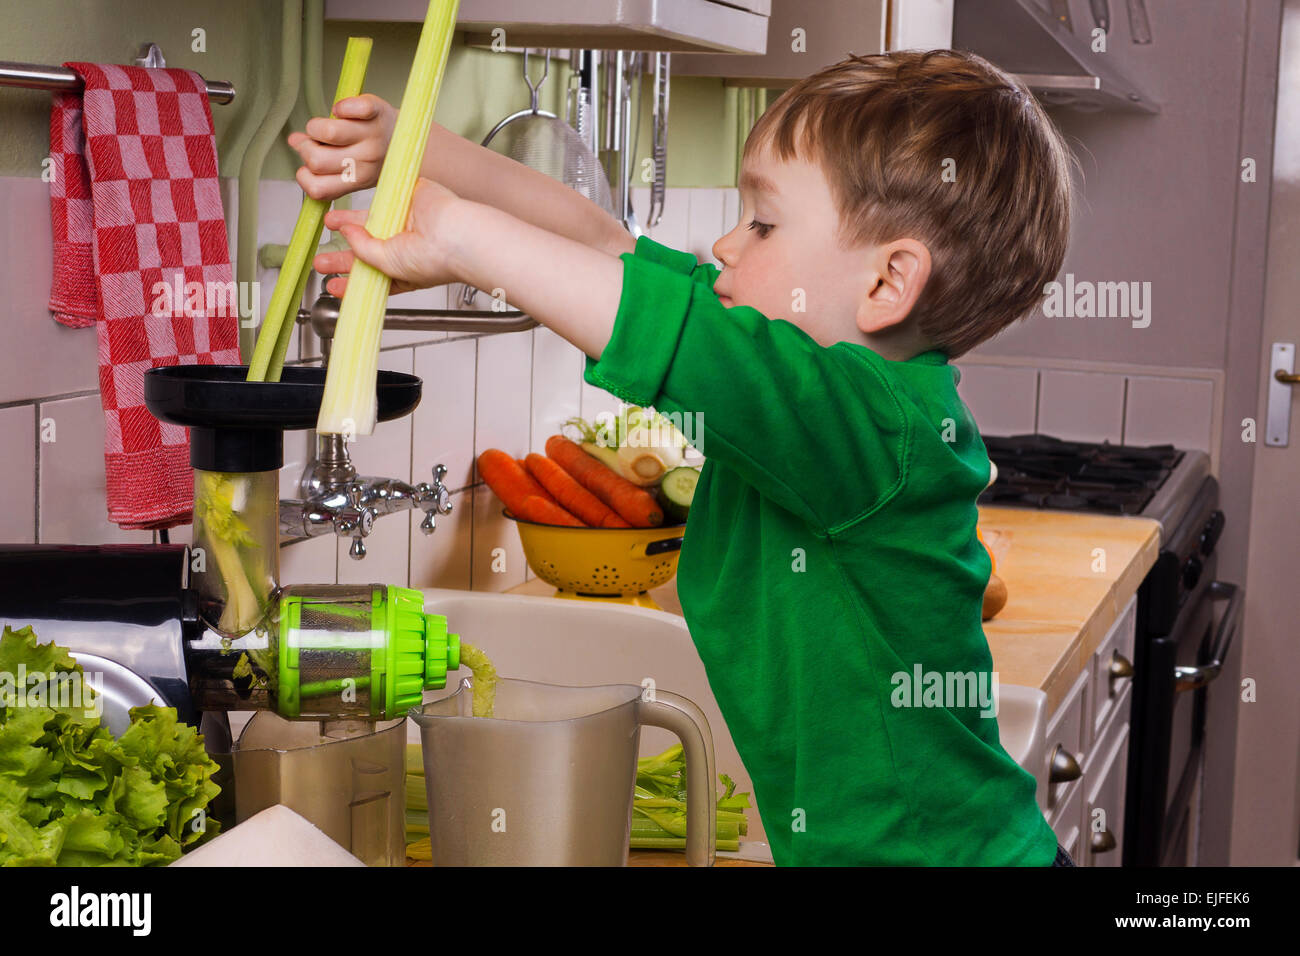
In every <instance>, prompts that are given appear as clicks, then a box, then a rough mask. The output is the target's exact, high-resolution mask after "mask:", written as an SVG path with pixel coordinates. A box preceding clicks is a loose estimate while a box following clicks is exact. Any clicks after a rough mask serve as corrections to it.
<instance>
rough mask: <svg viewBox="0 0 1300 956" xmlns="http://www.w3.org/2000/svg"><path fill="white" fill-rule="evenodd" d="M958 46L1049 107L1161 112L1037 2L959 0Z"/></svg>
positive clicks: (955, 32)
mask: <svg viewBox="0 0 1300 956" xmlns="http://www.w3.org/2000/svg"><path fill="white" fill-rule="evenodd" d="M952 45H953V46H954V47H955V48H957V49H960V50H969V51H970V52H972V53H978V54H979V55H980V56H982V57H984V59H986V60H988V61H989V62H991V63H994V64H996V65H997V66H999V67H1001V68H1002V69H1004V70H1006V71H1007V72H1008V73H1014V74H1015V75H1016V76H1017V77H1019V78H1020V80H1021V81H1022V82H1023V83H1024V84H1025V85H1026V86H1028V87H1029V89H1030V90H1032V91H1033V93H1034V95H1035V96H1037V97H1038V98H1039V99H1040V100H1041V101H1042V102H1043V104H1044V105H1046V106H1064V107H1069V108H1072V109H1078V110H1082V111H1089V112H1091V111H1096V110H1104V109H1110V110H1116V109H1122V110H1137V111H1140V112H1144V113H1158V112H1160V107H1159V106H1157V105H1156V104H1155V103H1154V102H1152V100H1151V99H1150V98H1149V97H1148V96H1147V95H1146V94H1144V93H1143V92H1142V91H1141V90H1139V89H1138V88H1137V87H1136V86H1134V85H1133V83H1132V82H1130V81H1129V80H1128V79H1127V78H1126V77H1125V76H1123V74H1121V73H1119V72H1117V71H1116V70H1115V68H1114V67H1113V66H1111V65H1110V63H1109V62H1108V58H1107V56H1106V55H1105V54H1099V53H1093V52H1092V47H1091V44H1090V43H1089V40H1088V39H1087V38H1085V37H1084V36H1076V35H1075V34H1074V33H1072V32H1071V31H1070V30H1068V29H1066V27H1065V24H1063V23H1061V22H1060V21H1058V20H1056V19H1055V18H1054V17H1052V16H1051V15H1050V14H1049V13H1048V12H1047V11H1046V10H1044V9H1043V8H1041V7H1040V6H1038V4H1037V3H1036V2H1035V0H993V2H992V3H990V2H989V0H956V2H955V3H954V4H953V14H952Z"/></svg>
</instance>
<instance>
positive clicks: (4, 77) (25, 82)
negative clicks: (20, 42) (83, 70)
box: [0, 60, 235, 103]
mask: <svg viewBox="0 0 1300 956" xmlns="http://www.w3.org/2000/svg"><path fill="white" fill-rule="evenodd" d="M203 85H204V86H205V87H206V88H207V91H208V99H210V100H211V101H212V102H213V103H229V102H230V101H231V100H233V99H234V98H235V87H234V85H233V84H231V83H227V82H225V81H223V80H208V79H205V80H204V81H203ZM0 86H21V87H26V88H28V89H33V90H53V91H55V92H60V93H72V92H76V91H77V90H80V89H81V88H82V86H83V83H82V79H81V77H80V76H78V75H77V72H76V71H75V70H69V69H68V68H67V67H63V66H40V65H39V64H36V63H13V62H10V61H8V60H2V61H0Z"/></svg>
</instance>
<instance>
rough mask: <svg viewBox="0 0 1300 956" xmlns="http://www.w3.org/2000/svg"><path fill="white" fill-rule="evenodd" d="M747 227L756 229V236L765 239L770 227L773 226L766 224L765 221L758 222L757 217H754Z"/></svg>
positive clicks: (770, 229)
mask: <svg viewBox="0 0 1300 956" xmlns="http://www.w3.org/2000/svg"><path fill="white" fill-rule="evenodd" d="M749 228H750V229H757V230H758V238H760V239H766V238H767V234H768V233H769V232H771V231H772V229H773V227H772V226H770V225H769V224H767V223H765V222H759V221H758V220H757V219H754V220H752V221H751V222H750V223H749Z"/></svg>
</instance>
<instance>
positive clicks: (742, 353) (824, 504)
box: [289, 50, 1073, 866]
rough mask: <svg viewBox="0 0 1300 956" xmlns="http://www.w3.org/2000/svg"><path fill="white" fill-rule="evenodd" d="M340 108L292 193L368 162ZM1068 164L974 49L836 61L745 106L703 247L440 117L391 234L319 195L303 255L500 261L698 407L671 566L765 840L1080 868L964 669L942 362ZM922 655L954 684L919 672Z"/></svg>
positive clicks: (612, 350)
mask: <svg viewBox="0 0 1300 956" xmlns="http://www.w3.org/2000/svg"><path fill="white" fill-rule="evenodd" d="M338 112H339V114H340V115H341V116H345V117H351V118H349V119H334V120H330V119H313V120H311V122H310V123H309V124H308V132H309V133H310V134H311V137H312V138H311V139H309V138H308V137H307V136H305V135H304V134H302V133H295V134H294V135H293V136H291V137H290V140H289V142H290V145H292V146H294V147H295V148H297V149H299V151H300V153H301V154H302V156H303V158H304V161H305V163H306V167H305V168H304V169H300V170H299V176H298V179H299V182H300V183H301V184H302V186H303V188H304V189H305V190H306V191H307V192H308V194H309V195H312V196H316V197H320V198H330V197H333V196H336V195H340V194H342V193H343V192H346V191H348V190H349V189H356V188H363V187H364V186H366V185H369V184H371V183H373V182H374V176H376V175H377V171H378V164H379V162H380V161H381V160H382V156H383V152H384V148H385V147H386V144H387V138H388V135H389V132H390V131H391V129H392V122H393V116H394V112H393V110H392V108H391V107H390V106H388V104H386V103H383V101H382V100H379V99H378V98H377V97H373V96H362V97H358V98H356V99H354V100H349V101H344V102H343V103H341V104H340V106H339V109H338ZM345 157H352V158H353V159H354V160H355V161H356V162H357V168H358V181H357V182H355V183H352V184H348V185H344V184H343V182H342V181H341V177H340V176H339V175H338V173H339V172H340V170H341V169H342V168H343V166H342V161H343V159H344V158H345ZM1069 161H1070V159H1069V153H1068V151H1067V149H1066V148H1065V146H1064V144H1063V142H1062V140H1061V138H1060V136H1059V134H1058V133H1057V132H1056V130H1055V129H1054V128H1053V126H1052V124H1051V123H1050V122H1049V120H1048V119H1047V117H1046V116H1045V114H1044V113H1043V112H1042V110H1041V109H1040V107H1039V106H1038V104H1037V103H1036V102H1035V101H1034V100H1033V98H1032V97H1031V96H1030V95H1029V94H1028V93H1027V92H1025V90H1024V89H1023V88H1022V87H1020V86H1019V85H1018V84H1017V83H1016V82H1015V81H1014V80H1012V79H1011V78H1010V77H1008V76H1007V75H1005V74H1004V73H1002V72H1000V71H998V70H997V69H996V68H994V67H992V66H991V65H989V64H988V63H986V62H985V61H983V60H982V59H980V58H978V57H975V56H971V55H967V54H962V53H957V52H953V51H946V50H938V51H932V52H929V53H919V52H901V53H896V54H889V55H881V56H867V57H859V56H851V57H850V58H849V59H847V60H845V61H843V62H841V63H838V64H835V65H833V66H830V67H827V68H826V69H824V70H822V71H820V72H819V73H817V74H814V75H812V76H810V77H808V78H806V79H804V80H802V81H800V82H799V83H798V84H796V85H795V86H794V87H793V88H791V89H790V90H788V91H787V92H786V93H785V94H784V95H782V96H781V97H780V99H778V100H777V101H776V102H775V103H774V104H773V105H772V106H771V107H770V108H769V109H768V110H767V112H766V113H764V115H763V116H762V117H761V118H760V119H759V121H758V123H757V125H756V126H755V127H754V129H753V131H752V133H751V134H750V136H749V139H748V141H747V142H746V144H745V150H744V155H743V160H742V172H741V175H740V180H739V184H738V185H739V189H740V195H741V201H742V207H743V208H742V214H741V222H740V224H738V225H737V226H736V227H735V228H734V229H733V230H732V231H731V232H729V233H728V234H727V235H725V236H723V237H722V238H721V239H719V240H718V242H717V243H716V244H715V245H714V247H713V251H714V254H715V255H716V256H717V258H718V259H719V260H720V261H721V262H722V263H723V268H722V269H721V270H718V269H717V268H716V267H715V266H713V265H711V264H699V263H697V261H696V259H695V257H694V256H691V255H689V254H686V253H682V252H678V251H674V250H672V249H668V248H666V247H664V246H662V245H660V244H658V243H655V242H653V241H651V240H650V239H649V238H647V237H641V238H640V239H638V240H636V241H635V242H634V241H633V239H632V237H631V236H629V235H628V234H627V233H626V231H625V230H624V229H623V228H622V226H621V225H620V224H618V223H616V222H614V221H613V220H611V219H610V217H609V216H608V215H606V214H605V213H604V212H603V211H601V210H599V209H598V208H597V207H596V206H595V205H594V204H592V203H590V202H588V201H587V200H586V199H584V198H582V197H580V196H579V195H578V194H577V193H575V192H573V191H572V190H570V189H568V188H567V187H564V186H563V185H562V184H560V183H557V182H555V181H553V180H550V179H548V178H547V177H545V176H542V175H541V174H537V173H533V172H532V171H529V170H525V169H524V168H523V167H521V166H519V165H517V164H515V163H513V162H511V161H510V160H507V159H505V158H504V157H501V156H499V155H497V154H496V153H493V152H491V151H489V150H484V149H481V148H479V147H477V146H474V145H472V144H470V143H468V142H466V141H464V140H462V139H460V138H459V137H456V136H453V135H452V134H450V133H448V132H447V131H446V130H443V129H441V128H440V127H435V129H434V131H433V133H432V134H431V136H430V143H429V147H428V150H427V153H426V157H425V161H424V168H423V170H422V172H424V173H425V175H426V176H428V179H429V180H433V181H432V182H430V181H427V180H421V182H420V183H419V185H418V187H417V189H416V192H415V194H414V196H413V199H412V211H411V216H410V222H409V225H408V231H406V232H403V233H401V234H400V235H397V236H394V237H393V238H391V239H389V240H387V241H380V240H378V239H375V238H374V237H372V236H370V235H369V234H368V233H367V232H366V231H365V230H364V228H362V224H363V223H364V221H365V213H363V212H346V211H335V212H331V213H330V214H329V216H328V217H327V219H326V226H328V227H329V228H331V229H336V228H337V229H339V230H340V231H341V232H342V233H343V235H344V236H345V237H346V239H347V240H348V242H349V244H350V246H351V247H352V252H343V253H330V254H322V255H320V256H318V257H317V258H316V260H315V267H316V269H317V270H318V271H320V272H322V273H326V272H345V271H346V270H347V269H348V268H349V266H350V264H351V261H352V255H353V253H355V255H357V256H359V257H360V258H361V259H363V260H365V261H367V262H370V263H371V264H373V265H375V266H376V267H378V268H380V269H381V270H383V271H384V272H385V273H387V274H389V275H391V276H392V277H393V278H394V279H395V280H396V281H395V284H394V291H404V290H406V289H412V288H420V287H427V286H434V285H440V284H443V283H447V282H452V281H463V282H467V283H469V284H471V285H473V286H475V287H477V288H480V289H495V288H501V289H503V290H504V292H505V298H506V299H507V300H508V301H509V302H510V303H511V304H512V305H514V306H516V307H518V308H520V309H523V310H524V311H525V312H527V313H528V314H530V315H532V316H533V317H534V318H536V319H537V320H538V321H539V322H541V323H543V324H545V325H547V326H549V327H550V328H552V329H554V330H555V331H556V332H557V333H558V334H560V335H561V336H563V337H564V338H565V339H567V340H568V341H570V342H572V343H573V344H574V345H576V346H577V347H578V348H580V349H582V351H583V352H585V353H586V355H587V356H588V358H587V364H586V372H585V377H586V380H587V381H588V382H589V383H591V384H593V385H597V386H599V387H601V388H604V389H606V390H607V391H609V392H612V393H613V394H615V395H617V396H618V397H620V398H622V399H624V400H626V401H629V402H632V403H634V404H639V405H653V406H655V407H656V408H657V409H659V410H661V411H665V412H679V413H683V414H695V413H700V414H701V416H702V425H703V438H702V440H701V441H700V442H699V444H700V450H701V451H702V452H703V454H704V455H705V456H706V458H707V463H706V464H705V466H704V470H703V473H702V474H701V476H700V481H699V486H698V488H697V489H696V494H695V501H694V506H693V507H692V509H691V514H690V519H689V521H688V524H687V529H686V535H685V544H684V546H683V548H682V553H681V560H680V565H679V571H678V592H679V595H680V598H681V604H682V610H683V612H684V615H685V618H686V622H687V625H688V627H689V628H690V632H691V635H692V637H693V639H694V641H695V643H696V646H697V648H698V650H699V653H700V658H701V659H702V661H703V662H704V666H705V669H706V671H707V674H708V678H709V684H710V686H711V687H712V689H713V692H714V695H715V697H716V698H717V701H718V705H719V707H720V708H721V710H722V713H723V715H724V717H725V718H726V721H727V725H728V727H729V728H730V730H731V733H732V736H733V738H734V740H735V742H736V747H737V749H738V750H739V752H740V755H741V758H742V759H743V760H744V763H745V767H746V769H747V770H748V771H749V774H750V777H751V778H752V780H753V782H754V787H755V792H756V796H757V798H758V801H759V804H760V808H761V811H762V814H763V823H764V827H765V829H766V831H767V835H768V839H769V840H770V841H771V846H772V852H773V856H774V857H775V860H776V862H777V863H778V864H805V865H806V864H892V865H959V866H960V865H1027V866H1049V865H1073V864H1072V863H1070V862H1069V858H1068V855H1065V854H1064V851H1063V850H1060V848H1059V846H1058V844H1057V841H1056V838H1055V836H1054V834H1053V832H1052V830H1051V828H1050V827H1049V826H1048V824H1047V821H1046V820H1045V819H1044V818H1043V815H1042V813H1041V811H1040V810H1039V808H1038V806H1037V805H1036V803H1035V801H1034V789H1035V783H1034V778H1033V777H1032V776H1031V775H1030V774H1029V773H1027V772H1026V771H1025V770H1023V769H1021V768H1020V767H1018V766H1017V765H1016V764H1015V763H1014V762H1013V761H1012V760H1011V758H1010V757H1009V756H1008V755H1007V753H1006V751H1005V750H1004V749H1003V748H1002V746H1001V745H1000V743H999V739H998V729H997V721H996V719H995V717H994V716H993V715H992V708H991V707H989V706H988V701H987V697H986V695H985V699H984V701H983V703H981V700H980V695H978V694H976V693H973V692H972V693H970V694H969V695H967V694H966V693H964V692H961V688H963V687H966V688H973V687H974V686H976V685H978V687H979V688H981V690H986V689H987V687H988V683H989V679H990V677H991V673H990V672H991V663H992V661H991V656H990V653H989V648H988V643H987V641H986V639H985V637H984V633H983V628H982V625H981V620H980V616H981V604H982V596H983V592H984V587H985V584H986V582H987V581H988V579H989V572H990V561H989V557H988V554H987V552H986V551H985V550H984V548H983V546H982V545H981V544H980V543H979V542H978V541H977V540H976V536H975V524H976V518H977V511H976V506H975V499H976V496H977V495H978V494H979V493H980V491H981V490H982V489H983V488H984V486H985V484H986V483H987V482H988V479H989V460H988V456H987V454H986V452H985V449H984V445H983V442H982V441H981V440H980V436H979V432H978V429H977V426H976V423H975V421H974V420H973V418H972V417H971V415H970V412H969V411H968V409H967V408H966V406H965V405H964V404H963V403H962V401H961V399H960V398H959V397H958V394H957V391H956V387H955V386H956V382H957V379H958V374H959V373H958V372H957V371H956V370H955V369H953V368H952V367H950V366H949V365H948V362H949V360H950V359H953V358H956V357H958V356H960V355H962V354H964V353H965V352H966V351H967V350H969V349H970V348H972V347H973V346H975V345H977V344H978V343H980V342H982V341H984V340H986V339H988V338H990V337H992V336H993V335H995V334H996V333H997V332H998V331H1000V330H1001V329H1003V328H1005V327H1006V326H1008V325H1010V324H1011V323H1012V322H1013V321H1015V320H1017V319H1019V318H1020V317H1022V316H1024V315H1025V314H1027V313H1028V312H1029V311H1030V310H1031V309H1032V308H1033V306H1034V305H1035V303H1036V302H1037V301H1038V298H1039V296H1040V294H1041V290H1042V288H1043V286H1044V284H1045V283H1046V282H1048V281H1050V280H1051V279H1052V278H1053V277H1054V276H1055V274H1056V272H1057V271H1058V269H1059V268H1060V266H1061V263H1062V260H1063V257H1064V254H1065V247H1066V242H1067V239H1068V234H1069V204H1070V169H1069ZM343 286H344V280H334V282H333V284H332V285H331V291H332V292H335V293H336V294H339V293H340V292H341V290H342V288H343ZM932 675H937V677H938V680H939V681H941V684H940V687H941V688H945V687H946V688H949V690H948V691H947V692H946V695H939V696H934V695H931V694H928V693H927V694H925V695H924V696H923V695H922V693H921V687H920V686H917V687H915V688H913V687H912V686H911V685H912V683H913V682H915V683H916V684H918V685H920V684H922V683H924V684H925V686H927V687H932V686H933V684H932ZM963 681H969V683H966V684H963Z"/></svg>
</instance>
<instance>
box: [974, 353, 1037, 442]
mask: <svg viewBox="0 0 1300 956" xmlns="http://www.w3.org/2000/svg"><path fill="white" fill-rule="evenodd" d="M958 368H959V370H960V371H961V381H960V382H958V383H957V394H958V395H960V396H961V400H962V401H963V402H965V403H966V406H967V407H968V408H969V409H970V410H971V414H972V415H974V416H975V423H976V425H977V426H978V427H979V430H980V434H982V435H1024V434H1027V433H1029V432H1032V431H1033V430H1034V423H1035V420H1036V418H1037V414H1036V412H1037V405H1038V369H1034V368H1015V367H1009V366H1001V365H961V364H959V365H958Z"/></svg>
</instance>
